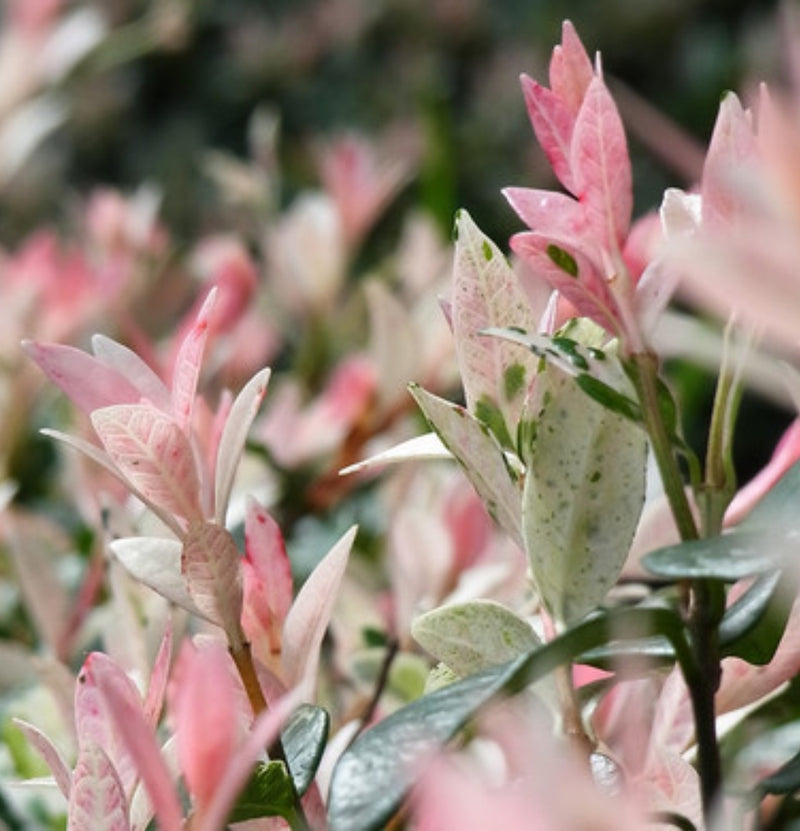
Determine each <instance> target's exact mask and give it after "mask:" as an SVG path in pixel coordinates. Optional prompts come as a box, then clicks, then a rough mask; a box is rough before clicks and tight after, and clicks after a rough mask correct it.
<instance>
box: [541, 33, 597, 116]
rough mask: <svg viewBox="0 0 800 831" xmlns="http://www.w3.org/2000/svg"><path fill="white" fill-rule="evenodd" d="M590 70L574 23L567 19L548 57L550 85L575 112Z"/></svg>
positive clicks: (590, 66) (584, 93)
mask: <svg viewBox="0 0 800 831" xmlns="http://www.w3.org/2000/svg"><path fill="white" fill-rule="evenodd" d="M593 75H594V72H593V70H592V63H591V61H590V60H589V56H588V55H587V54H586V49H584V47H583V44H582V43H581V39H580V38H579V37H578V33H577V32H576V31H575V27H574V26H573V25H572V23H570V21H569V20H565V21H564V22H563V24H562V26H561V44H560V45H558V46H556V47H555V49H553V55H552V57H551V58H550V87H551V89H552V90H553V92H554V93H555V94H556V95H557V96H558V97H559V98H560V99H561V100H562V101H564V102H565V103H566V104H568V106H569V107H570V109H571V110H572V111H573V112H575V113H577V112H578V109H579V108H580V105H581V102H582V101H583V98H584V96H585V95H586V89H587V87H588V86H589V84H590V83H591V80H592V77H593Z"/></svg>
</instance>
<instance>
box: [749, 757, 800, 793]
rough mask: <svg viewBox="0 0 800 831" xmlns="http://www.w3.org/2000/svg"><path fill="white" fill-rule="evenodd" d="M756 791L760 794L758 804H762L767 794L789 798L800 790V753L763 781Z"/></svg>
mask: <svg viewBox="0 0 800 831" xmlns="http://www.w3.org/2000/svg"><path fill="white" fill-rule="evenodd" d="M754 790H755V792H756V793H757V794H759V796H758V797H757V799H756V800H755V801H756V803H758V802H761V799H763V797H764V796H765V795H766V794H775V795H777V796H788V795H789V794H793V793H795V792H796V791H798V790H800V753H797V754H796V755H794V756H792V758H791V759H789V761H788V762H786V764H785V765H783V766H782V767H780V768H778V770H776V771H775V772H774V773H772V774H770V775H769V776H767V777H766V778H765V779H762V780H761V781H760V782H759V783H758V785H756V787H755V789H754Z"/></svg>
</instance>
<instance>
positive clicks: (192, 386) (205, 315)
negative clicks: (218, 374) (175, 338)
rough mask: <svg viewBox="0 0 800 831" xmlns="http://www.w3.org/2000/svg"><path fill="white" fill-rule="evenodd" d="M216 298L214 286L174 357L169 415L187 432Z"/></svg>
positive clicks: (190, 422)
mask: <svg viewBox="0 0 800 831" xmlns="http://www.w3.org/2000/svg"><path fill="white" fill-rule="evenodd" d="M216 299H217V289H216V288H213V289H211V291H210V292H209V293H208V297H206V299H205V301H204V303H203V305H202V306H201V308H200V312H199V313H198V315H197V319H196V320H195V322H194V325H193V326H192V327H191V329H189V331H188V332H187V333H186V337H185V338H184V339H183V342H182V343H181V345H180V349H179V350H178V354H177V356H176V358H175V366H174V368H173V375H172V414H173V416H174V418H175V421H176V422H177V424H178V426H179V427H180V428H181V430H183V432H184V433H186V434H187V435H188V433H189V429H190V427H191V424H192V410H193V408H194V399H195V397H196V395H197V380H198V378H199V377H200V367H201V365H202V363H203V351H204V350H205V346H206V340H207V339H208V330H209V325H210V318H211V312H212V311H213V309H214V304H215V302H216Z"/></svg>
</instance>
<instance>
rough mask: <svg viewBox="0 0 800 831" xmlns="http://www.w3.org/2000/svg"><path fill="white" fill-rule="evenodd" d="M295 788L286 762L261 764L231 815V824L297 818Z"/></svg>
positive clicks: (229, 821)
mask: <svg viewBox="0 0 800 831" xmlns="http://www.w3.org/2000/svg"><path fill="white" fill-rule="evenodd" d="M294 801H295V796H294V787H293V785H292V778H291V776H290V775H289V772H288V771H287V770H286V765H284V763H283V762H279V761H271V762H259V763H258V764H257V765H256V767H255V770H254V771H253V774H252V775H251V777H250V780H249V781H248V783H247V785H246V786H245V788H244V790H243V791H242V793H241V794H239V798H238V799H237V800H236V805H234V807H233V808H232V809H231V812H230V814H229V815H228V823H232V822H244V821H245V820H248V819H257V818H258V817H285V818H289V817H292V816H293V815H294V812H295V807H294Z"/></svg>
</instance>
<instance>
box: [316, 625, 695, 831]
mask: <svg viewBox="0 0 800 831" xmlns="http://www.w3.org/2000/svg"><path fill="white" fill-rule="evenodd" d="M653 634H663V635H665V636H667V637H668V638H669V639H670V641H671V643H672V644H673V647H674V648H675V649H676V651H677V652H679V654H680V657H681V659H682V660H684V661H685V660H688V658H687V655H688V644H687V642H686V640H685V638H684V636H683V628H682V624H681V621H680V618H679V617H678V616H677V615H676V614H675V613H674V612H673V611H671V610H669V609H615V610H612V611H610V612H606V613H603V614H602V615H598V616H596V617H594V618H592V619H591V620H587V621H584V622H583V623H581V624H579V625H577V626H575V627H574V628H572V629H570V630H568V631H567V632H565V633H564V634H563V635H561V636H559V637H558V638H556V639H555V640H553V641H551V642H550V643H548V644H546V645H545V646H542V647H538V648H535V649H533V650H532V651H530V652H529V653H527V654H526V655H523V656H521V657H520V658H518V659H517V660H515V661H512V662H511V663H508V664H503V665H501V666H498V667H493V668H491V669H488V670H484V671H483V672H480V673H476V674H475V675H471V676H470V677H469V678H465V679H464V680H462V681H457V682H455V683H453V684H450V685H448V686H446V687H444V688H442V689H439V690H436V691H435V692H433V693H431V694H430V695H426V696H424V697H423V698H420V699H417V700H416V701H414V702H412V703H411V704H408V705H407V706H405V707H403V708H402V709H400V710H397V711H396V712H394V713H392V715H390V716H388V717H387V718H385V719H384V720H383V721H381V722H379V723H378V724H376V725H375V726H374V727H372V728H371V729H369V730H367V731H366V732H364V733H362V734H361V735H360V736H359V737H358V738H357V739H356V741H355V742H353V744H352V745H351V746H350V748H349V749H348V750H347V751H345V753H344V754H343V755H342V756H341V758H340V759H339V762H338V764H337V765H336V767H335V769H334V772H333V778H332V781H331V788H330V795H329V800H328V816H329V820H330V826H331V831H373V829H379V828H383V827H384V824H385V823H386V821H387V820H388V819H389V817H391V816H392V814H393V813H394V812H395V811H396V810H397V809H398V807H399V806H400V803H401V802H402V800H403V798H404V797H405V794H406V793H407V791H408V789H409V788H410V787H411V786H412V785H413V784H414V782H415V781H416V778H417V776H418V775H419V773H420V767H419V764H418V762H419V760H420V759H423V758H425V757H426V756H427V755H429V754H430V753H432V752H433V751H434V750H435V749H437V748H438V747H441V746H442V745H443V744H444V743H445V742H447V741H449V740H450V739H451V738H452V737H453V736H454V735H455V734H456V733H457V732H458V731H459V730H460V729H461V728H462V727H463V726H464V725H465V724H466V723H467V722H468V721H469V720H470V719H471V718H472V716H473V715H474V713H475V712H476V711H477V710H478V709H480V708H481V707H482V706H484V705H485V704H486V703H487V702H488V701H489V700H491V699H492V698H493V697H494V696H496V695H497V694H498V693H500V692H501V691H505V692H507V693H516V692H519V691H520V690H522V689H524V688H526V687H527V686H529V685H530V684H532V683H534V682H536V681H538V680H539V679H540V678H543V677H544V676H545V675H546V674H547V673H549V672H551V671H552V670H553V669H555V668H556V667H558V666H560V665H562V664H564V663H567V662H570V661H573V660H574V659H575V658H577V657H578V656H579V655H581V654H582V653H584V652H587V651H588V650H590V649H595V648H597V647H599V646H602V645H603V644H605V643H608V642H609V641H611V640H614V639H640V638H644V637H648V636H652V635H653Z"/></svg>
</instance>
